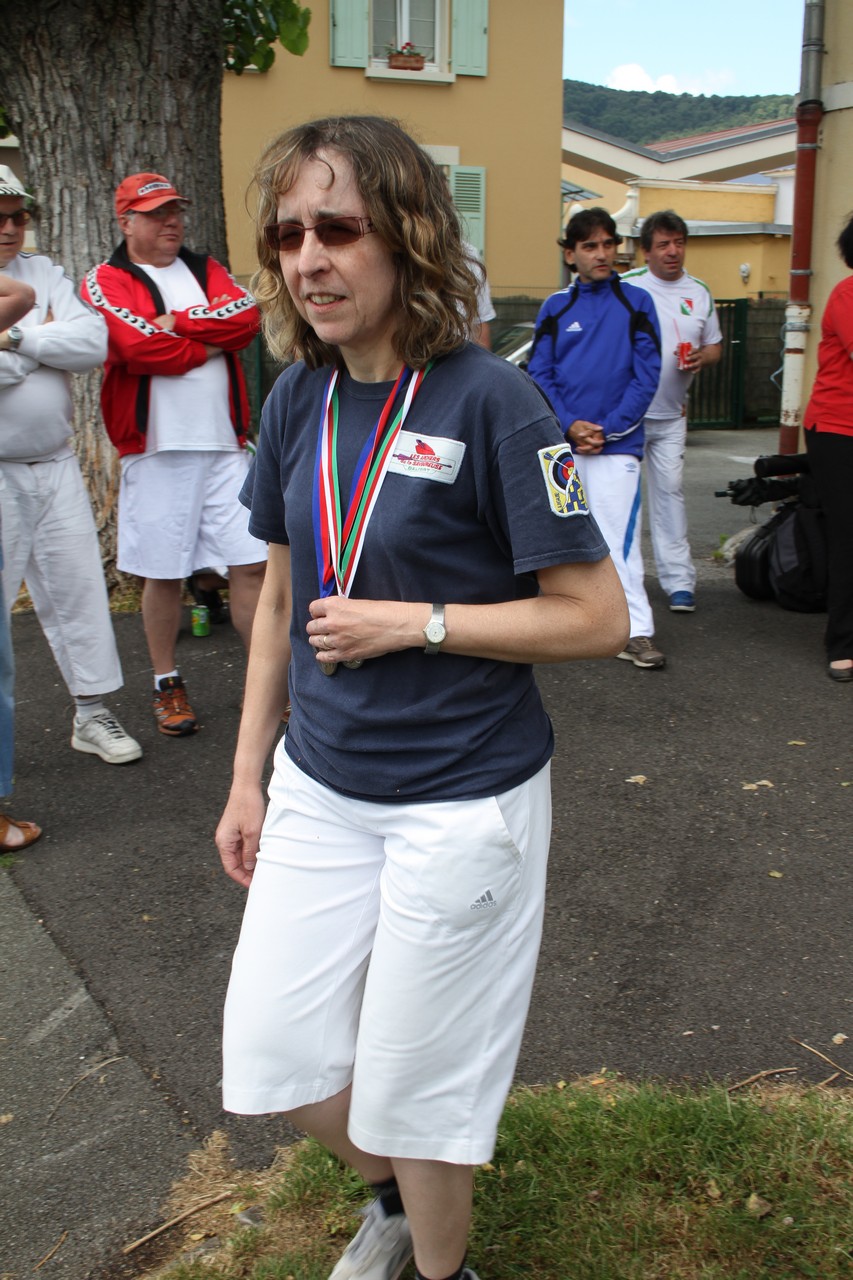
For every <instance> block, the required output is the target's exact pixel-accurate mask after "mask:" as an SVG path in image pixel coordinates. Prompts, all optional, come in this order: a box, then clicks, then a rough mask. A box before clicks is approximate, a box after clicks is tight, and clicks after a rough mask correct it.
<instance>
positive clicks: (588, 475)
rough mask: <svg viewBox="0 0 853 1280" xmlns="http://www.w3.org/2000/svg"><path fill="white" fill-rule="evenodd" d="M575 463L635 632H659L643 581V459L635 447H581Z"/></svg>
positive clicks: (640, 633)
mask: <svg viewBox="0 0 853 1280" xmlns="http://www.w3.org/2000/svg"><path fill="white" fill-rule="evenodd" d="M575 465H576V466H577V469H578V474H579V475H580V478H581V483H582V484H583V487H584V492H585V493H586V498H587V502H588V503H589V506H590V510H591V511H592V514H593V515H594V516H595V519H596V521H597V522H598V526H599V528H600V529H601V532H602V533H603V534H604V537H605V538H606V540H607V545H608V546H609V547H610V555H611V556H612V558H613V563H614V564H615V566H616V572H617V573H618V574H619V580H620V582H621V583H622V589H623V591H624V592H625V598H626V599H627V601H628V612H629V613H630V615H631V637H632V638H633V637H634V636H653V635H654V633H655V624H654V619H653V618H652V606H651V605H650V604H649V597H648V596H647V595H646V587H645V583H644V581H643V576H644V573H643V551H642V547H641V545H640V535H641V533H642V526H643V511H642V503H641V498H640V459H639V458H635V457H634V455H633V454H631V453H580V454H578V453H576V454H575Z"/></svg>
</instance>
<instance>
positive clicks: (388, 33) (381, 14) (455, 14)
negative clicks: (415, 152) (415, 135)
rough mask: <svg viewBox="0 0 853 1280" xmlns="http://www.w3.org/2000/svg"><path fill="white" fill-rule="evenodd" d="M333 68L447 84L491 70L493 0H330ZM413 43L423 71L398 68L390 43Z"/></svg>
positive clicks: (395, 45) (399, 45)
mask: <svg viewBox="0 0 853 1280" xmlns="http://www.w3.org/2000/svg"><path fill="white" fill-rule="evenodd" d="M329 13H330V19H331V21H330V31H331V49H330V61H331V64H332V66H334V67H363V68H364V70H365V73H366V74H367V75H368V76H370V77H374V78H382V79H385V78H388V79H404V80H414V79H416V78H417V79H419V80H421V81H423V82H426V83H429V82H431V81H432V82H436V83H445V84H446V83H448V82H449V81H453V80H454V79H455V78H456V76H485V75H487V74H488V28H489V0H329ZM405 44H411V45H413V46H414V47H415V49H416V50H417V51H418V52H419V53H422V54H423V55H424V59H425V63H424V68H423V70H418V71H413V70H406V69H403V70H393V69H391V68H389V66H388V49H389V46H390V47H393V48H394V49H402V47H403V46H404V45H405Z"/></svg>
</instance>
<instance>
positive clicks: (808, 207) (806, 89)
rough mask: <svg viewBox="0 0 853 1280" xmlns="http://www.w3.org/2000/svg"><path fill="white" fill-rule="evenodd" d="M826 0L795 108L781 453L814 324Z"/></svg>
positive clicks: (795, 424) (812, 0) (792, 444)
mask: <svg viewBox="0 0 853 1280" xmlns="http://www.w3.org/2000/svg"><path fill="white" fill-rule="evenodd" d="M823 29H824V0H806V8H805V16H804V20H803V55H802V63H801V71H800V101H799V104H798V106H797V172H796V177H795V179H794V215H793V216H794V225H793V228H792V234H791V275H790V284H789V288H788V305H787V307H786V308H785V351H784V356H783V359H782V410H781V415H780V426H779V452H780V453H796V452H797V451H798V449H799V444H800V427H801V425H802V414H803V372H804V368H805V347H806V334H807V333H808V332H809V330H810V328H811V323H810V322H811V311H812V309H811V304H810V301H809V293H810V286H811V277H812V265H811V262H812V226H813V222H814V188H815V170H816V167H817V152H818V140H817V139H818V129H819V127H820V122H821V120H822V119H823V114H824V113H823V103H822V101H821V97H820V92H821V70H822V67H821V62H822V57H823V52H824V45H823Z"/></svg>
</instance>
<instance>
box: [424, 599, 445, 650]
mask: <svg viewBox="0 0 853 1280" xmlns="http://www.w3.org/2000/svg"><path fill="white" fill-rule="evenodd" d="M424 638H425V639H426V648H425V649H424V653H438V651H439V649H440V648H441V646H442V644H443V643H444V641H445V640H446V638H447V627H445V625H444V605H443V604H434V605H433V606H432V613H431V614H430V619H429V622H428V623H427V624H426V626H425V627H424Z"/></svg>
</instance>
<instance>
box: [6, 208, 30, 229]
mask: <svg viewBox="0 0 853 1280" xmlns="http://www.w3.org/2000/svg"><path fill="white" fill-rule="evenodd" d="M29 220H30V215H29V214H28V213H27V211H26V209H16V210H15V212H14V213H0V227H5V225H6V223H7V222H11V223H12V224H13V225H14V226H16V227H25V226H26V225H27V223H28V222H29Z"/></svg>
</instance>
